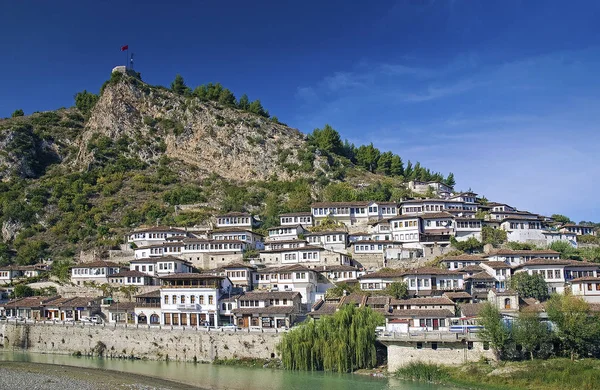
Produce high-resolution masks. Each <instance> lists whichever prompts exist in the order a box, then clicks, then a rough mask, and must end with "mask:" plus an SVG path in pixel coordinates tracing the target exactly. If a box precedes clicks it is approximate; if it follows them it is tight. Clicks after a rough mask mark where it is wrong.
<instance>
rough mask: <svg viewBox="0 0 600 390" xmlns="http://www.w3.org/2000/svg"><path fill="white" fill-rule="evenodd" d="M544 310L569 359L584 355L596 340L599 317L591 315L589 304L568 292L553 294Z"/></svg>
mask: <svg viewBox="0 0 600 390" xmlns="http://www.w3.org/2000/svg"><path fill="white" fill-rule="evenodd" d="M546 312H547V313H548V319H550V321H552V322H553V323H554V324H555V325H556V334H557V336H558V338H559V340H560V341H561V342H562V346H563V348H565V349H566V352H567V353H568V354H569V356H570V357H571V360H575V357H576V356H578V355H585V353H586V351H587V350H588V349H589V348H590V347H591V346H592V345H594V343H595V342H597V340H596V339H595V338H596V337H598V336H600V335H598V325H597V323H598V321H599V318H598V317H597V316H592V315H591V313H590V306H589V304H588V303H587V302H585V301H584V300H583V299H581V298H579V297H575V296H573V295H570V294H566V295H558V294H556V295H553V296H552V297H551V298H550V300H549V301H548V303H547V304H546Z"/></svg>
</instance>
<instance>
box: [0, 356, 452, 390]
mask: <svg viewBox="0 0 600 390" xmlns="http://www.w3.org/2000/svg"><path fill="white" fill-rule="evenodd" d="M1 361H19V362H31V363H45V364H61V365H66V366H75V367H85V368H95V369H102V370H114V371H121V372H126V373H132V374H139V375H144V376H149V377H158V378H161V379H165V380H172V381H176V382H180V383H185V384H187V385H191V386H196V387H201V388H206V389H218V390H221V389H231V390H279V389H284V390H306V389H324V390H359V389H360V390H387V389H395V390H440V389H442V388H444V389H448V387H446V386H439V385H433V384H420V383H413V382H405V381H400V380H397V379H389V378H373V377H368V376H363V375H352V374H329V373H322V372H316V373H313V372H294V371H284V370H274V369H264V368H247V367H236V366H219V365H213V364H193V363H180V362H157V361H142V360H117V359H101V358H86V357H74V356H65V355H45V354H35V353H24V352H0V362H1Z"/></svg>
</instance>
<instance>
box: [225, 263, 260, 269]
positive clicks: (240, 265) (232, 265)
mask: <svg viewBox="0 0 600 390" xmlns="http://www.w3.org/2000/svg"><path fill="white" fill-rule="evenodd" d="M221 268H223V269H233V268H250V269H253V270H254V269H256V267H255V266H253V265H252V264H243V263H230V264H227V265H224V266H222V267H221Z"/></svg>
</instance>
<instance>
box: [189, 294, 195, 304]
mask: <svg viewBox="0 0 600 390" xmlns="http://www.w3.org/2000/svg"><path fill="white" fill-rule="evenodd" d="M190 303H191V304H194V303H196V296H195V295H192V296H190Z"/></svg>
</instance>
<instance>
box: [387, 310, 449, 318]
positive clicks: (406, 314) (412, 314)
mask: <svg viewBox="0 0 600 390" xmlns="http://www.w3.org/2000/svg"><path fill="white" fill-rule="evenodd" d="M386 315H387V316H390V317H395V318H452V317H455V315H454V313H453V312H451V311H450V310H448V309H431V310H430V309H423V310H420V309H409V310H393V311H392V312H391V313H389V314H387V313H386Z"/></svg>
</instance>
